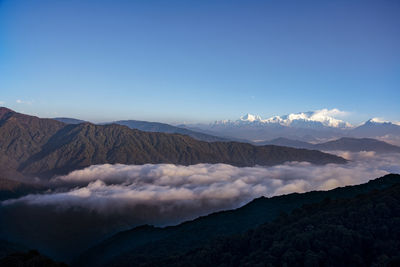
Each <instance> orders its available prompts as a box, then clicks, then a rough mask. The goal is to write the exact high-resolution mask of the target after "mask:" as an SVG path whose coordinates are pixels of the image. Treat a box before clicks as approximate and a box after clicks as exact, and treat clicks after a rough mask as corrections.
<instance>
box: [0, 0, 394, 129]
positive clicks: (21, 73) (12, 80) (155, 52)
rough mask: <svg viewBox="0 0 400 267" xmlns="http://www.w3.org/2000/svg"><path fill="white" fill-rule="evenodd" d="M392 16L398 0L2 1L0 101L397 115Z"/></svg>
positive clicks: (209, 113) (63, 106) (57, 112)
mask: <svg viewBox="0 0 400 267" xmlns="http://www.w3.org/2000/svg"><path fill="white" fill-rule="evenodd" d="M399 14H400V1H398V0H392V1H390V0H376V1H368V0H360V1H351V0H346V1H337V0H335V1H323V0H317V1H298V0H293V1H285V0H280V1H278V0H276V1H267V0H265V1H252V0H246V1H232V0H230V1H218V0H212V1H189V0H188V1H175V0H168V1H151V0H148V1H144V0H143V1H128V0H127V1H118V0H112V1H111V0H110V1H101V0H93V1H84V0H48V1H40V0H37V1H32V0H26V1H22V0H0V102H2V103H3V104H2V105H4V106H7V107H10V108H13V109H15V110H17V111H20V112H27V113H30V114H36V115H39V116H43V117H54V116H69V117H78V118H83V119H89V120H95V121H106V120H113V119H129V118H131V119H144V120H153V121H165V122H179V121H187V122H200V121H213V120H215V119H235V118H238V117H239V116H240V115H242V114H243V113H247V112H250V113H256V114H260V115H262V116H263V117H268V116H272V115H282V114H287V113H293V112H300V111H310V110H316V109H322V108H338V109H340V110H345V111H350V112H352V113H351V118H348V120H349V121H361V120H363V119H367V118H369V117H375V116H376V117H383V118H385V119H388V120H397V121H399V120H400V15H399ZM17 101H18V102H20V103H17Z"/></svg>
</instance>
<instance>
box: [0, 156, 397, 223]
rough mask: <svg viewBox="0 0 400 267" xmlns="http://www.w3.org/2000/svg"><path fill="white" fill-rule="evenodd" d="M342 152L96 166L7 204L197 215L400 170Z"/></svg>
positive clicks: (389, 160)
mask: <svg viewBox="0 0 400 267" xmlns="http://www.w3.org/2000/svg"><path fill="white" fill-rule="evenodd" d="M336 153H337V154H338V155H340V156H342V157H344V158H346V159H348V160H349V163H348V164H343V165H338V164H328V165H324V166H316V165H312V164H309V163H305V162H289V163H286V164H283V165H278V166H273V167H262V166H256V167H244V168H240V167H234V166H231V165H227V164H197V165H191V166H179V165H173V164H145V165H122V164H115V165H110V164H104V165H94V166H90V167H88V168H85V169H83V170H77V171H73V172H71V173H70V174H68V175H65V176H59V177H55V178H53V179H52V180H51V181H50V183H51V184H52V185H53V186H54V187H55V186H57V187H58V188H60V187H61V188H66V189H64V191H61V192H49V193H46V194H32V195H27V196H24V197H21V198H19V199H11V200H6V201H4V202H3V203H2V205H13V204H17V203H23V204H26V205H46V206H51V205H54V206H57V207H58V209H63V208H64V209H68V208H71V207H79V208H84V209H88V210H90V211H94V212H98V213H108V214H109V213H123V212H124V210H126V209H127V208H128V207H129V208H130V209H132V208H134V207H135V206H140V207H143V206H148V207H153V208H154V207H156V210H157V216H159V215H162V214H163V213H173V212H176V211H177V210H179V209H184V210H188V211H189V212H190V213H191V214H188V216H184V217H185V219H187V218H190V217H195V216H198V215H202V214H204V213H205V212H212V211H217V210H221V209H228V208H237V207H238V206H241V205H243V204H245V203H247V202H249V201H250V200H252V199H254V198H257V197H260V196H267V197H271V196H276V195H282V194H288V193H293V192H307V191H312V190H329V189H332V188H335V187H339V186H346V185H354V184H360V183H364V182H367V181H369V180H370V179H373V178H377V177H380V176H383V175H385V174H387V173H391V172H392V173H400V154H384V155H377V154H375V153H374V152H359V153H351V152H336ZM141 209H142V208H141ZM191 215H192V216H191ZM177 219H178V218H177ZM178 220H179V219H178Z"/></svg>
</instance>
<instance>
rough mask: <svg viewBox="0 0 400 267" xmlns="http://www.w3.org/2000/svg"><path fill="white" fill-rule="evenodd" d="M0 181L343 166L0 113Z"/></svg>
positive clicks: (313, 155)
mask: <svg viewBox="0 0 400 267" xmlns="http://www.w3.org/2000/svg"><path fill="white" fill-rule="evenodd" d="M0 142H1V143H0V152H1V153H0V164H1V165H0V166H1V167H0V176H2V177H3V178H8V177H10V176H11V177H17V176H39V177H51V176H53V175H55V174H65V173H68V172H70V171H72V170H76V169H81V168H84V167H87V166H90V165H94V164H104V163H111V164H114V163H122V164H145V163H173V164H181V165H191V164H196V163H227V164H231V165H235V166H254V165H275V164H282V163H284V162H286V161H307V162H310V163H314V164H326V163H345V162H346V160H344V159H343V158H340V157H337V156H334V155H330V154H326V153H322V152H319V151H312V150H304V149H295V148H288V147H279V146H254V145H251V144H247V143H238V142H212V143H210V142H204V141H198V140H195V139H193V138H191V137H189V136H185V135H180V134H166V133H158V132H143V131H139V130H133V129H130V128H128V127H126V126H122V125H118V124H111V125H94V124H91V123H80V124H65V123H63V122H60V121H57V120H53V119H40V118H37V117H34V116H28V115H24V114H20V113H17V112H14V111H12V110H10V109H7V108H0Z"/></svg>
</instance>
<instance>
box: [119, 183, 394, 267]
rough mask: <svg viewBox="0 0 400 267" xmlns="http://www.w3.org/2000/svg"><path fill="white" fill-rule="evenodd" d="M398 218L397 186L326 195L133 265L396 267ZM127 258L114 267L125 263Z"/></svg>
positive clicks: (125, 264)
mask: <svg viewBox="0 0 400 267" xmlns="http://www.w3.org/2000/svg"><path fill="white" fill-rule="evenodd" d="M399 222H400V184H397V185H394V186H392V187H390V188H387V189H383V190H381V191H372V192H369V193H367V194H363V195H359V196H357V197H354V198H351V199H337V200H331V199H329V198H327V199H325V200H324V201H322V202H319V203H315V204H311V205H306V206H303V207H302V208H299V209H296V210H294V211H293V212H292V213H291V214H289V215H287V214H282V215H281V216H280V217H279V218H277V219H276V220H274V221H273V222H271V223H266V224H264V225H262V226H260V227H257V228H256V229H254V230H252V231H249V232H246V233H245V234H243V235H237V236H232V237H229V238H225V239H220V240H218V241H216V242H213V243H212V244H210V245H208V246H204V247H202V248H197V249H196V250H192V251H190V252H188V253H185V254H184V255H181V256H167V257H165V258H163V259H159V260H155V261H150V262H148V263H143V264H140V263H139V264H136V266H263V265H264V264H265V263H268V266H322V265H324V266H399V265H400V238H399V237H400V224H399ZM136 259H138V258H136ZM126 260H127V258H121V259H120V260H119V261H117V262H116V264H114V265H113V266H128V265H130V264H127V263H128V261H126ZM130 260H132V259H130ZM129 262H134V261H129Z"/></svg>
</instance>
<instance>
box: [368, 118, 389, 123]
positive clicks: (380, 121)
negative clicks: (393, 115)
mask: <svg viewBox="0 0 400 267" xmlns="http://www.w3.org/2000/svg"><path fill="white" fill-rule="evenodd" d="M367 122H370V123H390V121H385V120H383V119H381V118H372V119H369V120H368V121H367Z"/></svg>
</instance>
